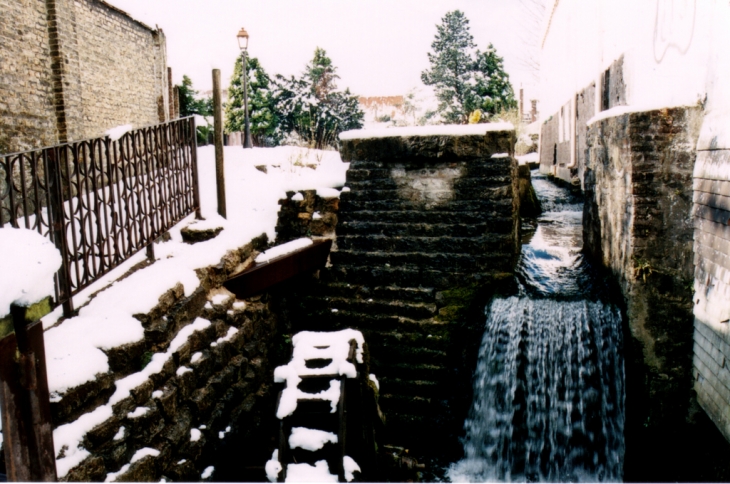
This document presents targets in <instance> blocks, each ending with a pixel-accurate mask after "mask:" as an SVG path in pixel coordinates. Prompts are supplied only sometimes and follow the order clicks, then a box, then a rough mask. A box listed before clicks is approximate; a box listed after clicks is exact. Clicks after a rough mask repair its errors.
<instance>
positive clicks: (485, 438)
mask: <svg viewBox="0 0 730 484" xmlns="http://www.w3.org/2000/svg"><path fill="white" fill-rule="evenodd" d="M532 176H533V186H534V187H535V191H536V192H537V195H538V198H539V199H540V202H541V204H542V208H543V214H542V215H541V216H540V217H539V218H538V225H537V229H536V231H535V233H534V235H532V237H531V239H530V240H529V241H528V242H527V243H525V244H524V245H523V246H522V254H521V256H520V260H519V263H518V268H517V274H516V277H517V280H518V286H519V293H518V295H517V296H514V297H509V298H497V299H495V300H494V301H493V302H492V303H491V305H490V306H489V307H488V308H487V309H486V316H487V321H486V327H485V331H484V336H483V339H482V345H481V348H480V350H479V359H478V363H477V368H476V371H475V374H474V402H473V404H472V409H471V411H470V413H469V418H468V419H467V420H466V422H465V423H464V427H465V430H466V436H465V438H464V458H463V459H462V460H461V461H459V462H457V463H455V464H452V465H451V467H450V468H449V469H448V471H447V477H448V478H449V479H451V480H452V481H454V482H463V481H471V482H483V481H495V480H496V481H528V482H537V481H552V482H577V481H581V482H586V481H620V480H621V479H622V474H623V473H622V461H623V452H624V441H623V424H624V387H623V385H624V367H623V359H622V355H621V315H620V313H619V311H618V309H617V308H616V307H615V306H613V305H612V304H611V303H610V302H608V301H604V300H602V299H603V298H602V297H601V296H600V295H599V294H601V291H600V283H599V282H597V280H596V277H595V275H594V274H593V272H592V271H591V267H590V264H589V263H588V261H586V260H585V259H584V258H583V256H582V255H581V254H580V249H581V247H582V223H581V216H582V210H583V205H582V202H581V200H579V199H578V198H576V197H573V196H572V195H571V194H570V192H569V190H567V189H565V188H562V187H558V186H556V185H554V184H553V183H551V182H550V181H548V180H547V179H545V178H544V177H543V176H540V175H539V174H537V173H536V172H535V171H533V175H532Z"/></svg>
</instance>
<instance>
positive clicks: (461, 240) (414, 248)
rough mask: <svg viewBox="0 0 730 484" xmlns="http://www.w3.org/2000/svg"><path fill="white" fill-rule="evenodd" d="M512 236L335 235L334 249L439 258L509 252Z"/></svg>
mask: <svg viewBox="0 0 730 484" xmlns="http://www.w3.org/2000/svg"><path fill="white" fill-rule="evenodd" d="M512 244H513V239H512V234H509V233H508V234H488V235H484V236H482V237H469V238H465V237H397V238H396V237H387V236H384V235H338V237H337V248H338V249H341V250H357V251H366V252H381V251H387V252H433V253H440V254H465V253H466V254H483V253H489V252H490V251H499V252H504V251H506V250H507V251H508V250H509V249H510V247H511V246H512Z"/></svg>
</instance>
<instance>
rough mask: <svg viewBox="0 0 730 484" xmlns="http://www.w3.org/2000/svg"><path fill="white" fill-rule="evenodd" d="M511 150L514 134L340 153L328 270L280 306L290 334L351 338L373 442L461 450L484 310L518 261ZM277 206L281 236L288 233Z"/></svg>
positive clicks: (368, 143) (387, 143)
mask: <svg viewBox="0 0 730 484" xmlns="http://www.w3.org/2000/svg"><path fill="white" fill-rule="evenodd" d="M513 146H514V133H513V132H512V131H502V132H488V133H487V134H486V135H480V136H419V137H404V138H400V137H390V138H382V139H362V140H359V139H354V140H345V141H343V143H342V149H341V156H342V158H343V161H346V162H350V163H351V164H350V169H349V171H348V172H347V187H348V188H349V189H350V191H346V190H345V191H343V192H342V193H341V195H340V198H341V199H340V200H339V212H338V213H337V215H336V218H337V219H338V222H337V226H336V239H335V245H334V247H333V251H332V253H331V255H330V264H329V265H328V268H327V269H325V270H321V271H320V274H319V279H318V281H317V280H308V281H303V282H301V283H300V284H299V285H298V287H296V288H292V289H293V290H292V292H290V293H289V294H288V296H287V297H288V307H289V308H290V309H289V313H290V314H291V316H292V318H291V325H292V327H293V328H294V330H295V331H296V330H300V329H308V330H327V331H329V330H336V329H341V328H346V327H352V328H355V329H358V330H360V331H361V332H362V333H363V335H364V336H365V340H366V341H367V342H368V346H369V348H370V351H371V368H372V371H373V373H375V374H376V375H377V377H378V379H379V380H380V406H381V409H382V410H383V412H384V414H385V416H386V419H387V421H386V434H387V436H386V438H385V442H388V443H392V444H398V445H406V446H408V447H410V448H411V449H412V450H413V449H417V450H418V451H420V452H423V453H425V454H429V453H430V454H431V455H432V456H433V455H434V454H440V457H446V456H447V454H448V453H449V452H451V453H453V454H454V455H455V456H458V454H460V452H461V448H460V446H459V444H458V440H457V439H456V437H457V436H458V434H459V433H460V432H461V430H462V425H463V421H464V418H465V416H466V413H467V411H468V408H469V405H470V404H471V391H472V389H471V385H472V381H471V376H472V371H473V369H474V367H475V364H476V363H475V362H476V353H477V350H478V346H479V343H480V341H481V336H482V332H483V328H484V307H485V304H486V301H487V300H488V298H489V296H490V295H491V294H492V293H493V292H494V290H495V286H498V285H502V286H504V285H505V283H506V285H507V286H510V284H511V283H510V281H512V273H513V268H514V264H515V262H516V258H517V254H518V250H519V243H518V240H519V239H518V226H519V223H518V222H519V208H520V207H519V198H518V196H517V193H518V176H517V163H516V162H515V160H514V158H513V157H512V155H513ZM305 199H307V197H305ZM281 203H282V204H283V207H284V208H286V207H290V206H292V201H291V196H290V197H289V198H288V199H287V200H286V201H283V202H281ZM306 203H307V202H305V201H301V202H299V204H302V205H304V204H306ZM313 203H314V204H315V205H316V204H317V203H322V202H319V200H318V199H315V200H314V201H313ZM330 206H333V205H332V204H330ZM284 208H283V209H282V213H281V214H280V215H281V217H282V219H280V223H279V225H280V227H288V226H291V225H295V226H296V225H298V224H299V223H300V222H299V220H301V218H300V215H298V214H296V213H295V212H286V211H285V210H284ZM333 215H334V214H333ZM295 217H296V218H295ZM333 218H334V217H333ZM287 220H288V221H287ZM281 235H282V233H281V232H280V233H279V236H281ZM277 240H278V238H277ZM282 241H283V240H282ZM435 449H438V452H434V450H435ZM452 457H454V456H452Z"/></svg>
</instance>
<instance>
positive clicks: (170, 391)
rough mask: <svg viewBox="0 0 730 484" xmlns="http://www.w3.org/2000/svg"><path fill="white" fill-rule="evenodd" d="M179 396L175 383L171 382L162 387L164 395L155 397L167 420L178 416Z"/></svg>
mask: <svg viewBox="0 0 730 484" xmlns="http://www.w3.org/2000/svg"><path fill="white" fill-rule="evenodd" d="M177 396H178V390H177V387H176V386H175V385H173V384H169V385H166V386H165V387H164V388H163V389H162V396H160V397H157V398H155V399H154V401H155V402H156V403H157V407H158V408H159V409H160V412H161V413H162V415H163V417H165V419H167V420H172V419H175V418H176V415H177Z"/></svg>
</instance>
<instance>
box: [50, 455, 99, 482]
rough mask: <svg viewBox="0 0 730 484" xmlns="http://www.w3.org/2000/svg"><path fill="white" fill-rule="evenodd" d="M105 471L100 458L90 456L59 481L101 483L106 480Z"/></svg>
mask: <svg viewBox="0 0 730 484" xmlns="http://www.w3.org/2000/svg"><path fill="white" fill-rule="evenodd" d="M106 474H107V469H106V466H105V465H104V460H103V459H102V458H101V457H98V456H94V455H91V456H89V457H87V458H86V459H84V460H83V461H82V462H81V463H80V464H79V465H77V466H76V467H74V468H73V469H71V470H70V471H69V473H68V474H66V475H65V476H64V477H63V478H62V479H61V480H62V481H67V482H75V481H82V482H101V481H103V480H104V479H105V478H106Z"/></svg>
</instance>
